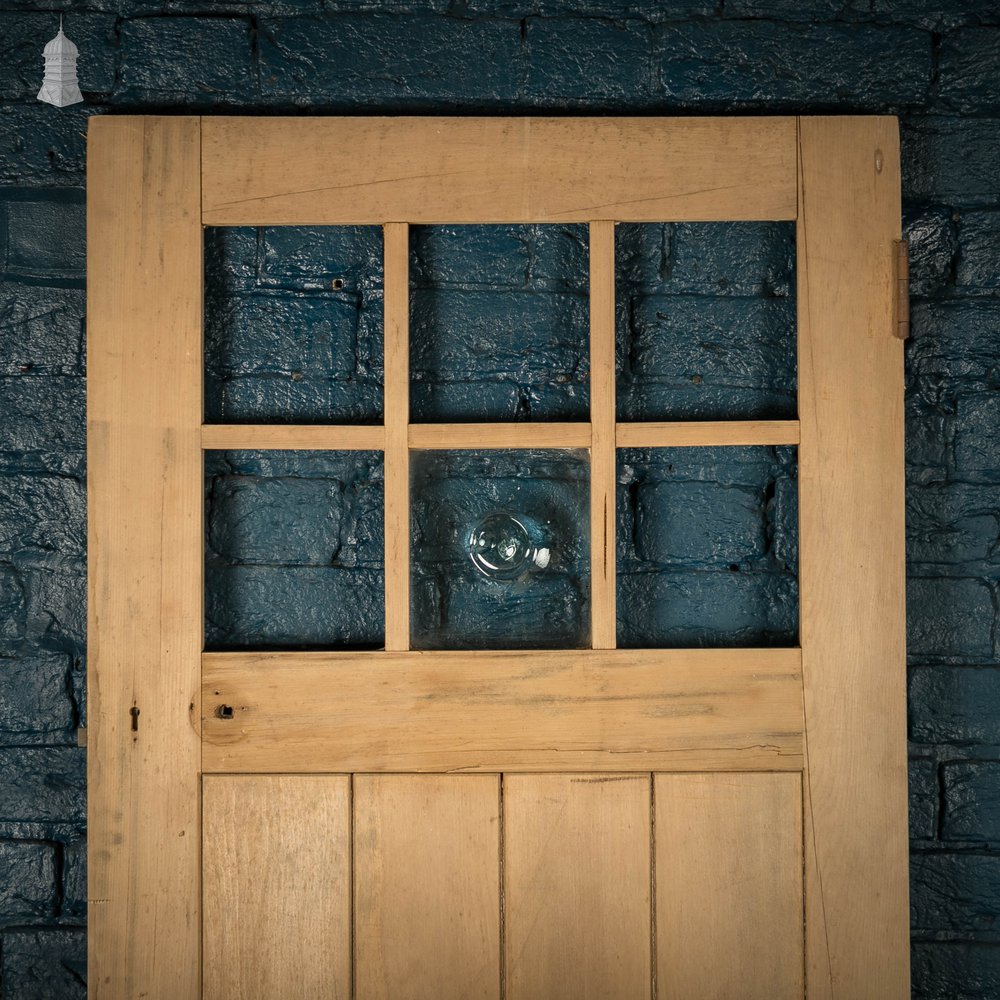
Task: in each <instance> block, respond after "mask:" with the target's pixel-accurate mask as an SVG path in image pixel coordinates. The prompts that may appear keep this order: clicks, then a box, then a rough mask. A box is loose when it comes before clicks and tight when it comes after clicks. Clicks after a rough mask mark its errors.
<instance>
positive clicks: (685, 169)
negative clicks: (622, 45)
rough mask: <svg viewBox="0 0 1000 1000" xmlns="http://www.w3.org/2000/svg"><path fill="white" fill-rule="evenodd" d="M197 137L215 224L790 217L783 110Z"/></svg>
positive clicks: (207, 126) (250, 130)
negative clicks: (762, 114)
mask: <svg viewBox="0 0 1000 1000" xmlns="http://www.w3.org/2000/svg"><path fill="white" fill-rule="evenodd" d="M204 143H205V152H204V181H203V183H204V190H205V199H204V221H205V224H206V225H210V226H219V225H221V226H244V225H267V226H288V225H293V226H294V225H327V226H330V225H345V224H355V223H377V222H402V221H404V220H405V221H407V222H410V223H433V222H438V223H442V222H451V223H461V222H568V221H576V222H589V221H591V220H592V219H617V220H619V221H622V222H658V221H662V220H665V219H670V220H676V221H699V222H707V221H712V220H731V219H794V218H795V209H796V204H795V119H794V118H791V117H786V118H672V119H671V118H615V119H611V118H354V117H351V118H267V119H261V118H216V117H213V118H206V119H205V123H204ZM290 149H293V150H295V163H294V169H290V165H289V159H288V151H289V150H290Z"/></svg>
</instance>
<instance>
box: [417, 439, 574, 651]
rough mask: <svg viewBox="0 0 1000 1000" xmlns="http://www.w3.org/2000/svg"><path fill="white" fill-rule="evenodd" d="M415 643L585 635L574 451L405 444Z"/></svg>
mask: <svg viewBox="0 0 1000 1000" xmlns="http://www.w3.org/2000/svg"><path fill="white" fill-rule="evenodd" d="M410 461H411V504H412V517H411V533H412V552H413V566H412V593H411V612H412V622H411V631H412V637H413V646H414V648H416V649H524V648H529V649H530V648H557V647H581V646H586V645H588V644H589V636H590V623H589V603H590V602H589V591H590V551H589V539H588V536H589V523H590V512H589V495H590V489H589V479H590V469H589V464H588V461H587V453H586V452H583V451H447V452H445V451H438V452H431V451H428V452H415V453H414V454H413V455H412V456H411V460H410Z"/></svg>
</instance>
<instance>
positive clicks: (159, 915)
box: [87, 117, 202, 1000]
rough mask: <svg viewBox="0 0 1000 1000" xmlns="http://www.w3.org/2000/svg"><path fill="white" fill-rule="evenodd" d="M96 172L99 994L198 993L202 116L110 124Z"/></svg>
mask: <svg viewBox="0 0 1000 1000" xmlns="http://www.w3.org/2000/svg"><path fill="white" fill-rule="evenodd" d="M87 180H88V183H87V230H88V233H87V235H88V251H87V291H88V303H87V304H88V316H87V355H88V403H87V423H88V445H87V454H88V462H87V485H88V490H89V510H90V514H89V527H88V545H89V586H88V593H89V608H88V625H87V639H88V657H87V663H88V666H87V684H88V713H89V718H88V726H89V748H88V754H87V758H88V765H87V777H88V788H89V804H88V833H89V836H88V858H89V879H90V881H89V892H90V903H89V906H88V930H89V943H88V950H89V965H90V971H89V983H90V985H89V989H90V995H91V996H92V997H96V998H125V997H128V998H132V997H138V996H142V997H149V998H157V997H159V998H164V1000H166V998H169V1000H194V998H196V997H198V996H200V940H199V937H200V899H201V857H200V837H199V824H200V794H199V789H198V774H199V771H200V761H201V755H200V743H199V736H198V720H199V719H200V716H201V712H200V701H201V698H200V694H199V689H200V672H201V645H202V584H201V578H202V464H201V463H202V459H201V444H200V438H201V378H202V351H201V320H202V307H201V286H202V267H201V260H202V234H201V206H200V123H199V119H197V118H184V117H165V118H152V117H150V118H130V117H115V118H92V119H91V121H90V132H89V136H88V177H87ZM133 713H134V714H133Z"/></svg>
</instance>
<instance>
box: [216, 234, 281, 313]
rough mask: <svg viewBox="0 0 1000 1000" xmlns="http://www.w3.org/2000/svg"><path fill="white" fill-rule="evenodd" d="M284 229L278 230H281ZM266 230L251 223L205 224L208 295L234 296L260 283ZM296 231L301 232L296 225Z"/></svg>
mask: <svg viewBox="0 0 1000 1000" xmlns="http://www.w3.org/2000/svg"><path fill="white" fill-rule="evenodd" d="M281 231H282V230H280V229H279V230H275V232H281ZM263 232H264V230H262V229H255V228H253V227H251V226H206V227H205V261H204V265H205V290H206V293H207V294H208V296H211V295H217V296H225V295H232V294H233V292H234V290H236V289H239V290H249V289H252V288H254V287H255V285H256V283H257V276H258V274H257V272H258V270H259V265H258V259H257V258H258V243H259V242H260V239H261V234H262V233H263ZM292 232H300V230H299V229H298V228H297V227H295V228H293V229H292Z"/></svg>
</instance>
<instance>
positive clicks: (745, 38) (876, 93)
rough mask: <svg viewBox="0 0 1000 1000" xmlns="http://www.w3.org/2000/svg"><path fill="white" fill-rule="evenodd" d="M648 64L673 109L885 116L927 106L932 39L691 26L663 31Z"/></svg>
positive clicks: (761, 24)
mask: <svg viewBox="0 0 1000 1000" xmlns="http://www.w3.org/2000/svg"><path fill="white" fill-rule="evenodd" d="M653 61H654V70H655V71H656V72H657V73H658V85H659V88H660V93H661V94H662V97H663V98H664V99H665V100H666V101H667V102H669V103H670V104H673V105H677V106H683V107H692V106H695V105H697V106H700V107H708V108H717V109H731V108H732V109H735V108H755V107H766V108H769V109H779V108H783V107H784V108H792V107H795V108H801V107H802V106H803V105H806V106H812V107H816V108H825V107H836V106H845V105H846V106H848V107H850V108H872V109H877V110H879V111H884V109H885V108H886V106H900V105H915V104H919V103H920V102H922V101H923V100H924V98H925V96H926V93H927V87H928V85H929V83H930V79H931V38H930V35H929V34H926V33H924V32H921V31H917V30H915V29H912V28H903V27H896V26H879V27H876V26H874V25H850V26H848V25H839V24H781V23H778V22H774V21H739V22H727V21H716V22H712V21H705V22H691V23H687V24H680V25H676V26H675V25H664V26H663V27H662V28H661V29H660V31H659V34H658V37H657V42H656V45H655V49H654V60H653Z"/></svg>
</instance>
